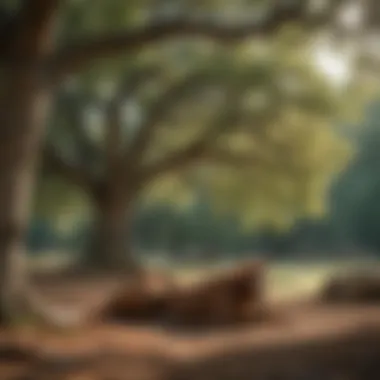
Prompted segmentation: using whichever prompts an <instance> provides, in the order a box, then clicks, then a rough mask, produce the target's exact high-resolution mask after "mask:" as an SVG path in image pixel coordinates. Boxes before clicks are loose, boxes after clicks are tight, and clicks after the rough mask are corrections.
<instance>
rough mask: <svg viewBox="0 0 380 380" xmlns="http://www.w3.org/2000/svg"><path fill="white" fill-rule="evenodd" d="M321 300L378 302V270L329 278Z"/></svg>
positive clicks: (379, 296)
mask: <svg viewBox="0 0 380 380" xmlns="http://www.w3.org/2000/svg"><path fill="white" fill-rule="evenodd" d="M320 298H321V300H322V301H324V302H328V303H343V302H344V303H380V272H379V271H360V272H351V273H347V274H344V275H338V276H335V277H332V278H330V279H329V280H328V281H327V283H326V284H325V286H323V288H322V292H321V297H320Z"/></svg>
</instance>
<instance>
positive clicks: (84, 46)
mask: <svg viewBox="0 0 380 380" xmlns="http://www.w3.org/2000/svg"><path fill="white" fill-rule="evenodd" d="M342 1H344V0H331V1H330V3H329V7H326V9H324V10H323V11H321V12H309V5H310V4H309V1H307V0H290V1H283V0H274V2H272V6H271V7H268V10H267V12H262V14H259V15H257V13H258V12H256V14H253V16H252V19H253V20H252V21H251V22H249V23H241V22H240V23H237V24H236V25H231V24H226V23H223V22H218V21H215V19H214V20H213V19H209V18H208V19H206V18H205V17H204V18H200V19H190V18H188V17H183V18H177V19H172V20H166V21H160V22H158V21H157V22H154V23H150V24H148V25H145V26H143V27H140V28H136V29H134V30H127V31H125V32H123V33H120V34H115V35H110V36H103V37H96V38H94V39H93V40H88V41H83V42H80V43H76V44H73V45H71V46H67V47H66V48H63V49H62V50H61V51H60V52H58V54H57V55H56V56H55V57H54V59H53V65H54V66H55V67H56V70H57V75H59V76H61V75H65V74H69V73H72V72H75V71H77V70H80V69H81V68H83V67H84V66H86V65H88V64H89V63H91V62H93V61H94V60H97V59H101V58H107V57H109V56H113V55H116V54H120V53H122V52H127V51H128V52H130V51H132V50H137V49H140V48H142V47H145V46H146V45H148V44H151V43H155V42H159V41H162V40H165V39H171V38H178V37H183V36H192V37H208V38H212V39H215V40H218V41H220V42H235V41H238V40H241V39H242V38H246V37H250V36H267V35H270V34H273V33H275V32H276V30H278V28H279V26H281V25H282V24H284V23H286V22H289V21H302V22H304V23H305V24H307V26H309V27H310V26H315V25H319V24H322V23H326V22H327V20H329V19H330V18H331V17H332V14H331V13H332V12H331V9H333V8H334V9H335V8H337V6H338V5H340V3H341V2H342ZM255 16H256V17H255Z"/></svg>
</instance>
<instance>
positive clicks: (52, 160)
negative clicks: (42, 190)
mask: <svg viewBox="0 0 380 380" xmlns="http://www.w3.org/2000/svg"><path fill="white" fill-rule="evenodd" d="M43 165H44V167H45V168H46V170H48V171H52V172H53V173H57V174H58V175H60V176H62V177H63V178H65V179H67V180H68V181H70V182H71V183H72V184H74V185H76V186H78V187H80V188H82V189H83V190H85V191H87V192H94V191H95V186H96V182H95V181H94V180H93V178H92V177H91V175H90V174H89V173H88V171H87V170H85V169H84V168H82V167H80V166H79V165H76V164H72V163H69V162H67V161H66V160H65V159H64V158H63V157H62V156H61V155H60V154H59V152H58V150H57V149H56V148H55V147H53V146H52V145H49V144H46V146H45V147H44V151H43Z"/></svg>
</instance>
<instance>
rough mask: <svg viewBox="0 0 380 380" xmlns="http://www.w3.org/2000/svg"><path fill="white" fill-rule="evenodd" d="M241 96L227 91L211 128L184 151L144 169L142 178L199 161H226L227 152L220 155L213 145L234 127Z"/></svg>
mask: <svg viewBox="0 0 380 380" xmlns="http://www.w3.org/2000/svg"><path fill="white" fill-rule="evenodd" d="M239 95H240V96H239ZM241 96H243V91H241V92H240V94H237V93H236V91H234V90H232V91H229V92H228V93H227V96H226V99H225V102H224V107H223V109H221V110H220V112H219V114H218V115H217V117H216V118H215V119H214V120H213V122H212V123H211V126H209V127H208V128H207V129H206V131H205V132H204V133H202V134H201V136H199V137H198V138H197V139H195V140H194V141H193V142H191V143H190V144H189V145H188V146H187V147H185V148H184V149H182V150H179V151H178V152H175V153H172V154H169V155H168V156H166V157H164V158H162V159H161V160H159V161H158V162H157V163H155V164H152V165H150V166H148V167H147V168H145V169H144V178H146V179H148V180H150V179H152V178H154V177H155V176H157V175H160V174H162V173H165V172H168V171H173V170H178V169H180V168H182V167H183V166H187V165H189V164H193V163H196V162H199V161H200V160H206V159H207V160H208V161H211V160H214V161H215V160H216V158H217V156H219V159H221V158H222V155H223V156H224V159H227V152H224V153H223V154H222V151H216V150H215V149H216V148H215V143H216V140H217V139H218V138H219V137H220V136H221V135H222V134H223V133H225V132H226V131H228V130H230V129H231V128H233V127H235V126H236V123H237V121H238V120H239V118H240V116H241V115H240V114H239V103H240V100H241ZM230 159H232V156H230V158H229V160H230ZM234 159H236V157H235V158H234Z"/></svg>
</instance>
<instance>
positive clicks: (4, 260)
mask: <svg viewBox="0 0 380 380" xmlns="http://www.w3.org/2000/svg"><path fill="white" fill-rule="evenodd" d="M32 3H33V4H32ZM57 3H58V2H55V1H52V0H36V1H33V2H32V1H29V2H25V8H24V9H23V11H22V12H21V15H20V20H19V23H18V24H17V25H16V24H15V25H16V26H17V27H15V29H14V30H15V33H14V35H13V36H12V37H13V38H12V41H11V44H10V46H11V48H10V49H11V50H10V51H9V52H7V53H8V54H7V56H6V57H5V59H4V61H3V65H2V67H1V71H2V83H1V86H2V88H1V90H0V91H1V92H0V120H1V123H0V322H1V323H3V324H4V323H7V322H10V321H11V320H14V319H15V318H19V317H21V314H24V313H25V312H29V310H28V308H29V307H31V303H30V299H29V298H28V294H27V293H28V292H27V290H28V281H27V278H26V263H25V260H26V257H25V254H24V251H25V247H24V238H25V233H26V229H27V226H28V222H29V216H30V209H31V200H32V195H33V189H34V182H35V171H36V165H37V161H38V154H39V150H40V144H41V140H42V137H43V133H44V124H45V117H46V114H47V106H48V102H49V90H48V87H47V86H46V82H44V79H46V78H45V75H46V71H44V67H43V61H44V58H45V57H46V55H47V54H49V53H50V51H51V49H52V44H51V42H52V32H53V27H54V24H55V22H54V21H55V20H56V16H57V13H56V12H57V10H58V9H57V8H58V6H57Z"/></svg>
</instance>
